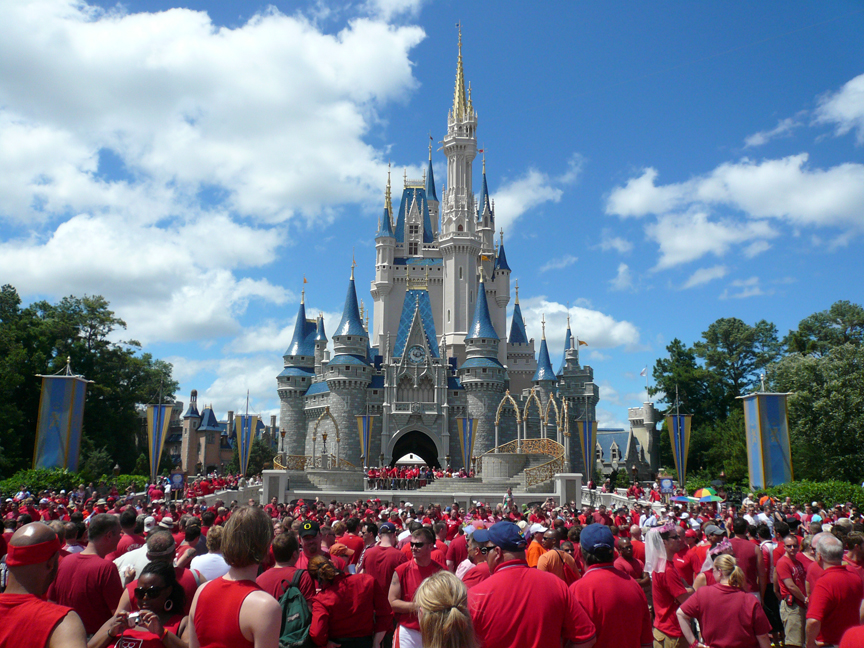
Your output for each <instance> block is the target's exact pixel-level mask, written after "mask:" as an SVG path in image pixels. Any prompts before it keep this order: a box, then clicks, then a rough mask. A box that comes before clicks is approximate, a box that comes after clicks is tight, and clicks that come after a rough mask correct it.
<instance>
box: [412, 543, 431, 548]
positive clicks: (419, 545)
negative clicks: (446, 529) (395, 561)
mask: <svg viewBox="0 0 864 648" xmlns="http://www.w3.org/2000/svg"><path fill="white" fill-rule="evenodd" d="M427 546H429V543H428V542H412V543H411V548H412V549H422V548H423V547H427Z"/></svg>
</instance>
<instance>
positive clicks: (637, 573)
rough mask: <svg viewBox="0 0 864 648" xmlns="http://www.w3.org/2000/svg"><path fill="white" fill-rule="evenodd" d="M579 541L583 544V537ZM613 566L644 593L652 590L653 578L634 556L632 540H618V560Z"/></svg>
mask: <svg viewBox="0 0 864 648" xmlns="http://www.w3.org/2000/svg"><path fill="white" fill-rule="evenodd" d="M579 540H580V544H581V540H582V539H581V537H580V539H579ZM613 566H614V567H615V569H617V570H619V571H622V572H624V573H625V574H627V575H628V576H629V577H630V578H632V579H633V580H635V581H636V582H637V583H638V584H639V587H641V588H642V591H643V592H644V591H645V589H646V588H647V589H649V590H650V589H651V576H650V575H649V574H646V573H645V563H643V562H642V561H641V560H639V559H638V558H635V557H634V556H633V541H632V540H630V538H618V558H616V559H615V562H614V563H613Z"/></svg>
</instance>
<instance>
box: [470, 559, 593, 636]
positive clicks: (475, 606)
mask: <svg viewBox="0 0 864 648" xmlns="http://www.w3.org/2000/svg"><path fill="white" fill-rule="evenodd" d="M468 609H469V610H470V612H471V619H472V620H473V621H474V631H475V632H476V633H477V639H478V643H480V644H481V645H484V646H489V647H490V648H492V647H493V646H494V647H495V648H510V647H512V648H549V647H550V646H560V645H561V644H562V639H563V640H566V641H572V642H573V643H585V642H587V641H589V640H590V639H591V638H592V637H594V636H595V634H596V629H595V628H594V624H593V623H592V622H591V619H589V618H588V615H587V614H586V613H585V610H583V609H582V606H581V605H579V603H578V602H577V601H576V599H575V598H574V597H573V595H572V594H571V593H570V591H569V590H568V589H567V586H566V585H565V584H564V581H562V580H561V579H560V578H558V577H557V576H555V575H553V574H550V573H548V572H542V571H540V570H539V569H531V568H529V567H528V563H526V562H525V561H524V560H509V561H507V562H504V563H501V564H500V565H498V568H497V569H496V570H495V572H494V573H493V574H492V575H491V576H490V577H489V578H487V579H486V580H484V581H483V582H482V583H479V584H478V585H476V586H474V587H472V588H471V589H470V590H468Z"/></svg>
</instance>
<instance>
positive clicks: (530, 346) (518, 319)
mask: <svg viewBox="0 0 864 648" xmlns="http://www.w3.org/2000/svg"><path fill="white" fill-rule="evenodd" d="M536 371H537V359H536V357H535V355H534V340H533V339H531V340H529V339H528V334H527V333H526V331H525V320H524V319H523V318H522V307H521V306H520V305H519V284H518V282H517V284H516V303H515V304H514V306H513V320H512V323H511V324H510V339H509V340H508V341H507V375H508V376H510V393H511V394H514V395H517V394H522V393H523V392H524V391H525V390H526V389H530V388H531V380H532V379H533V377H534V374H535V372H536Z"/></svg>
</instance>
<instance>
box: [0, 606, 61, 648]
mask: <svg viewBox="0 0 864 648" xmlns="http://www.w3.org/2000/svg"><path fill="white" fill-rule="evenodd" d="M70 611H72V608H70V607H66V606H63V605H57V604H56V603H50V602H49V601H45V600H43V599H41V598H39V597H38V596H34V595H33V594H0V619H3V623H0V646H3V648H32V647H33V646H37V647H41V646H47V645H48V640H49V639H50V638H51V634H52V633H53V632H54V629H55V628H56V627H57V626H58V625H59V624H60V622H61V621H63V619H65V618H66V615H67V614H69V612H70Z"/></svg>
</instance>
